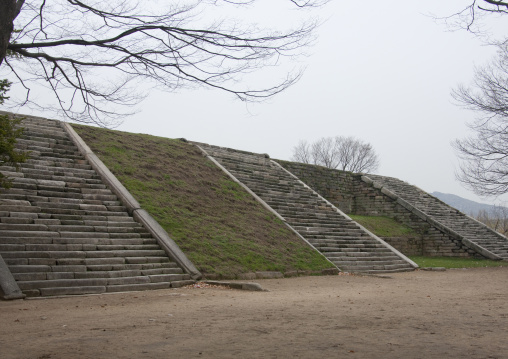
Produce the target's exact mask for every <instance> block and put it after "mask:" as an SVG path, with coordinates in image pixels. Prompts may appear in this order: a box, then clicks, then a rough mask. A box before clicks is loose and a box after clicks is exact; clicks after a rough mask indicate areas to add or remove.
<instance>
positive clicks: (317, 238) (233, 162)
mask: <svg viewBox="0 0 508 359" xmlns="http://www.w3.org/2000/svg"><path fill="white" fill-rule="evenodd" d="M197 145H198V146H200V147H201V148H202V149H203V150H204V151H206V153H207V154H209V155H210V156H211V157H212V158H213V159H215V160H216V161H218V163H220V165H222V166H223V167H225V169H226V170H227V171H229V172H230V173H231V174H232V175H233V176H234V177H236V179H238V180H239V181H240V182H241V183H243V184H244V185H246V186H247V187H248V188H249V189H250V190H252V191H253V192H254V193H255V194H256V195H257V196H259V197H260V198H261V199H262V200H263V201H264V202H265V203H266V204H268V205H269V206H270V207H271V208H272V209H273V210H274V211H276V213H278V214H279V215H280V216H282V218H283V219H284V220H285V221H286V222H287V223H288V224H289V225H290V226H291V227H292V228H293V229H295V230H296V231H297V232H298V233H299V234H300V235H301V236H302V237H303V238H305V240H307V241H308V242H309V243H311V244H312V245H313V246H314V247H315V248H316V249H317V250H319V251H320V252H321V253H323V254H324V255H325V256H326V257H327V258H328V259H329V260H330V261H331V262H333V263H334V264H335V265H336V266H337V267H338V268H339V269H341V270H343V271H348V272H367V273H381V272H397V271H408V270H413V269H414V267H415V266H416V265H415V264H414V263H412V262H411V261H410V260H409V259H407V258H406V257H405V256H404V255H402V254H401V253H399V252H398V251H396V250H394V249H393V248H392V247H390V246H389V245H387V244H386V243H385V242H383V241H382V240H380V239H379V238H377V237H375V236H374V235H372V234H371V233H369V232H368V231H366V230H365V229H363V228H362V227H360V226H359V225H358V224H357V223H355V222H353V221H352V220H351V219H350V218H349V217H347V216H346V215H345V214H343V213H342V212H341V211H339V210H338V209H337V208H336V207H334V206H333V205H331V204H330V203H329V202H327V201H326V200H325V199H323V198H322V197H321V196H319V195H318V194H317V193H315V192H314V191H313V190H311V189H310V188H308V187H307V186H306V185H304V184H303V183H302V182H301V181H299V180H298V179H297V178H296V177H294V176H293V175H291V174H290V173H289V172H287V171H286V170H285V169H283V168H282V167H281V166H280V165H279V164H277V163H276V162H274V161H271V160H270V159H269V158H267V156H265V155H258V154H252V153H246V152H242V151H235V150H232V149H225V148H220V147H214V146H210V145H205V144H197Z"/></svg>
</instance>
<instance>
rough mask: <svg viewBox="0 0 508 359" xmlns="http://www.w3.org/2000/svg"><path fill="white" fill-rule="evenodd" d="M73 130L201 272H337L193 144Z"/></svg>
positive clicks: (77, 127) (80, 128) (230, 274)
mask: <svg viewBox="0 0 508 359" xmlns="http://www.w3.org/2000/svg"><path fill="white" fill-rule="evenodd" d="M73 126H74V128H75V130H76V131H77V132H78V133H79V134H80V136H81V137H82V138H83V139H84V140H85V142H86V143H87V144H88V145H89V146H90V147H91V148H92V150H93V151H94V152H95V153H96V154H97V156H99V158H100V159H101V160H102V161H103V162H104V163H105V164H106V166H107V167H108V168H109V169H110V170H111V172H113V173H114V174H115V175H116V176H117V178H118V179H119V180H120V182H122V184H123V185H124V186H125V187H126V188H127V189H128V190H129V191H130V192H131V194H132V195H133V196H134V197H135V198H136V199H137V200H138V201H139V203H140V204H141V206H142V207H143V208H144V209H145V210H147V211H148V212H149V213H150V214H151V215H152V216H153V217H154V218H155V219H156V220H157V221H158V222H159V224H160V225H161V226H162V227H163V228H164V229H165V230H166V231H167V232H168V233H169V235H170V236H171V237H172V238H173V239H174V240H175V242H176V243H177V244H178V245H179V246H180V248H181V249H182V250H183V252H184V253H185V254H186V255H187V256H188V257H189V259H190V260H191V261H192V262H193V263H194V264H195V265H196V267H197V268H198V269H199V270H200V271H201V272H203V273H205V274H208V275H215V276H218V277H222V278H235V277H237V276H238V274H240V273H246V272H254V271H281V272H287V271H293V270H306V271H320V270H322V269H326V268H330V267H332V265H331V264H330V263H329V262H328V261H327V260H326V259H325V258H324V257H323V256H322V255H320V254H318V253H317V252H315V251H314V250H312V249H311V248H310V247H309V246H308V245H307V244H305V243H304V242H303V241H302V240H301V239H300V238H298V237H297V236H296V235H295V234H294V233H293V232H291V231H290V230H289V229H288V228H287V227H286V226H285V225H284V224H283V223H282V222H281V221H280V220H278V219H277V218H276V217H275V216H274V215H273V214H271V213H270V212H267V211H266V210H265V209H264V207H262V206H261V205H260V204H259V203H258V202H256V201H255V200H254V199H253V198H252V196H250V195H249V194H248V193H247V192H246V191H245V190H244V189H243V188H242V187H241V186H240V185H238V184H237V183H235V182H233V181H232V180H231V179H230V178H229V177H227V175H225V174H224V173H223V172H222V171H221V170H220V169H219V168H217V167H216V166H215V165H213V163H212V162H211V161H209V160H207V159H206V158H205V157H203V156H202V154H201V152H200V151H199V150H198V149H197V148H196V147H195V146H192V145H190V144H189V143H185V142H182V141H179V140H171V139H167V138H161V137H155V136H149V135H141V134H131V133H125V132H120V131H112V130H105V129H100V128H95V127H88V126H80V125H73ZM211 164H212V165H211Z"/></svg>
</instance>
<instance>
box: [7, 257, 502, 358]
mask: <svg viewBox="0 0 508 359" xmlns="http://www.w3.org/2000/svg"><path fill="white" fill-rule="evenodd" d="M391 277H392V278H390V279H387V278H377V277H360V276H333V277H303V278H293V279H274V280H263V281H258V283H260V284H261V285H262V286H263V287H264V288H266V289H268V290H270V291H269V292H245V291H238V290H225V289H216V288H205V289H203V288H202V289H195V288H193V289H186V288H181V289H172V290H162V291H152V292H138V293H123V294H111V295H102V296H88V297H74V298H57V299H43V300H26V301H15V302H0V323H1V324H0V358H2V359H10V358H34V359H36V358H39V359H48V358H51V359H55V358H66V359H67V358H242V359H245V358H286V357H291V358H405V359H408V358H508V332H507V329H508V267H504V268H482V269H468V270H448V271H446V272H424V271H417V272H411V273H400V274H395V275H392V276H391Z"/></svg>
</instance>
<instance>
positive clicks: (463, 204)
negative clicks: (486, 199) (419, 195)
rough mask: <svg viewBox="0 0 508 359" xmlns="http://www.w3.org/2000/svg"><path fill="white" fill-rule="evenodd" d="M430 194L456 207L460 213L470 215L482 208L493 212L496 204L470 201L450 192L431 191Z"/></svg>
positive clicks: (475, 214) (475, 213)
mask: <svg viewBox="0 0 508 359" xmlns="http://www.w3.org/2000/svg"><path fill="white" fill-rule="evenodd" d="M431 195H433V196H434V197H437V198H438V199H440V200H441V201H443V202H444V203H446V204H448V205H450V206H452V207H454V208H457V209H458V210H459V211H461V212H462V213H465V214H467V215H470V216H472V217H476V216H477V215H478V212H480V211H483V210H484V211H487V212H488V213H494V209H495V208H496V206H494V205H491V204H484V203H479V202H475V201H471V200H469V199H465V198H462V197H460V196H457V195H454V194H450V193H441V192H432V193H431Z"/></svg>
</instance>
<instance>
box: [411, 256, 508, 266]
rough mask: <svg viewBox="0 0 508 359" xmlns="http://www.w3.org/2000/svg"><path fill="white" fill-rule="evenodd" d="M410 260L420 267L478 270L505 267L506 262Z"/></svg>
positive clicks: (451, 258) (415, 257)
mask: <svg viewBox="0 0 508 359" xmlns="http://www.w3.org/2000/svg"><path fill="white" fill-rule="evenodd" d="M409 258H410V259H411V260H413V261H414V262H416V264H418V265H419V266H420V267H422V268H423V267H444V268H447V269H450V268H479V267H506V266H508V262H506V261H493V260H488V259H475V258H460V257H422V256H411V257H409Z"/></svg>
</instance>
